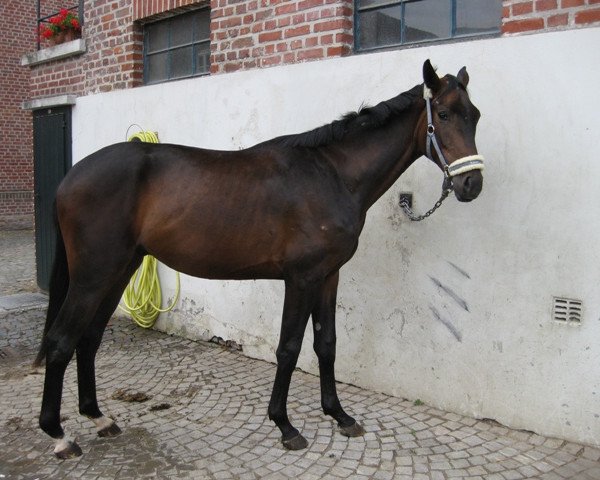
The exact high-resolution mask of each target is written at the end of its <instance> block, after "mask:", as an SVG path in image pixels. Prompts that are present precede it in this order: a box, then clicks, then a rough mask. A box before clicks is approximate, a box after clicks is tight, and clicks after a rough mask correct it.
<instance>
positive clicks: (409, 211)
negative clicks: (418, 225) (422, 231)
mask: <svg viewBox="0 0 600 480" xmlns="http://www.w3.org/2000/svg"><path fill="white" fill-rule="evenodd" d="M451 191H452V189H451V188H446V189H444V190H442V196H441V197H440V199H439V200H438V201H437V202H435V205H434V206H433V207H432V208H430V209H429V210H427V211H426V212H425V213H424V214H423V215H415V213H414V212H413V211H412V209H411V208H410V207H409V206H408V202H407V200H402V201H401V202H400V207H401V208H402V210H404V213H405V214H406V216H407V217H408V218H410V219H411V220H412V221H413V222H420V221H421V220H424V219H426V218H427V217H429V216H430V215H431V214H432V213H433V212H435V211H436V210H437V209H438V208H440V207H441V206H442V203H443V202H444V200H446V197H447V196H448V195H450V192H451Z"/></svg>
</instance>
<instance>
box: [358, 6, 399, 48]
mask: <svg viewBox="0 0 600 480" xmlns="http://www.w3.org/2000/svg"><path fill="white" fill-rule="evenodd" d="M401 18H402V8H401V7H399V6H396V7H388V8H381V9H377V10H368V11H366V12H364V13H363V14H362V16H361V21H362V23H361V28H360V33H359V36H360V40H359V41H360V45H362V46H363V48H373V47H383V46H386V45H397V44H398V43H400V41H401V36H400V35H401V29H402V25H401V22H402V20H401Z"/></svg>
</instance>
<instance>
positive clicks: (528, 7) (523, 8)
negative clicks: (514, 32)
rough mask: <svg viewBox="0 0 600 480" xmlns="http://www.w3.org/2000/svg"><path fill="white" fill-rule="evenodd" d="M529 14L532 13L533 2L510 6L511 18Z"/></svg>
mask: <svg viewBox="0 0 600 480" xmlns="http://www.w3.org/2000/svg"><path fill="white" fill-rule="evenodd" d="M531 12H533V2H521V3H515V4H514V5H513V6H512V14H513V16H517V15H525V14H527V13H531Z"/></svg>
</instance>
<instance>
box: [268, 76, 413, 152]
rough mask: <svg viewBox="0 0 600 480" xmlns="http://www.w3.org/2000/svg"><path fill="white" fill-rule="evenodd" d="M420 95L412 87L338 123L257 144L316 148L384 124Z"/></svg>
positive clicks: (347, 115)
mask: <svg viewBox="0 0 600 480" xmlns="http://www.w3.org/2000/svg"><path fill="white" fill-rule="evenodd" d="M422 95H423V85H422V84H421V85H416V86H415V87H413V88H411V89H410V90H408V91H407V92H404V93H401V94H400V95H398V96H396V97H394V98H391V99H389V100H385V101H383V102H381V103H378V104H377V105H375V106H374V107H369V106H362V107H361V108H360V109H359V110H358V112H349V113H347V114H345V115H344V116H343V117H342V118H340V119H339V120H335V121H333V122H331V123H328V124H326V125H323V126H321V127H317V128H315V129H313V130H309V131H308V132H304V133H298V134H295V135H283V136H281V137H276V138H273V139H272V140H268V141H266V142H264V143H261V144H260V145H267V144H275V145H279V146H283V147H320V146H323V145H327V144H330V143H332V142H335V141H336V140H340V139H342V138H343V137H344V136H345V135H347V134H348V133H352V132H356V131H358V130H361V131H367V130H373V129H375V128H378V127H382V126H384V125H386V124H388V123H389V122H390V121H391V120H393V119H394V118H395V117H396V116H398V115H399V114H400V113H402V112H404V111H405V110H407V109H408V108H409V107H410V105H411V104H412V102H413V101H414V99H415V98H417V97H421V96H422Z"/></svg>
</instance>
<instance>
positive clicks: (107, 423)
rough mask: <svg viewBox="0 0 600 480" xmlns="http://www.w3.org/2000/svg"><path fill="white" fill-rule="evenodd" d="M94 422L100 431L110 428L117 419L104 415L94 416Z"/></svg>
mask: <svg viewBox="0 0 600 480" xmlns="http://www.w3.org/2000/svg"><path fill="white" fill-rule="evenodd" d="M92 422H94V424H95V425H96V429H97V430H98V431H100V430H104V429H105V428H109V427H111V426H112V424H113V423H115V421H114V420H113V419H112V418H109V417H104V416H102V417H99V418H92Z"/></svg>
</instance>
